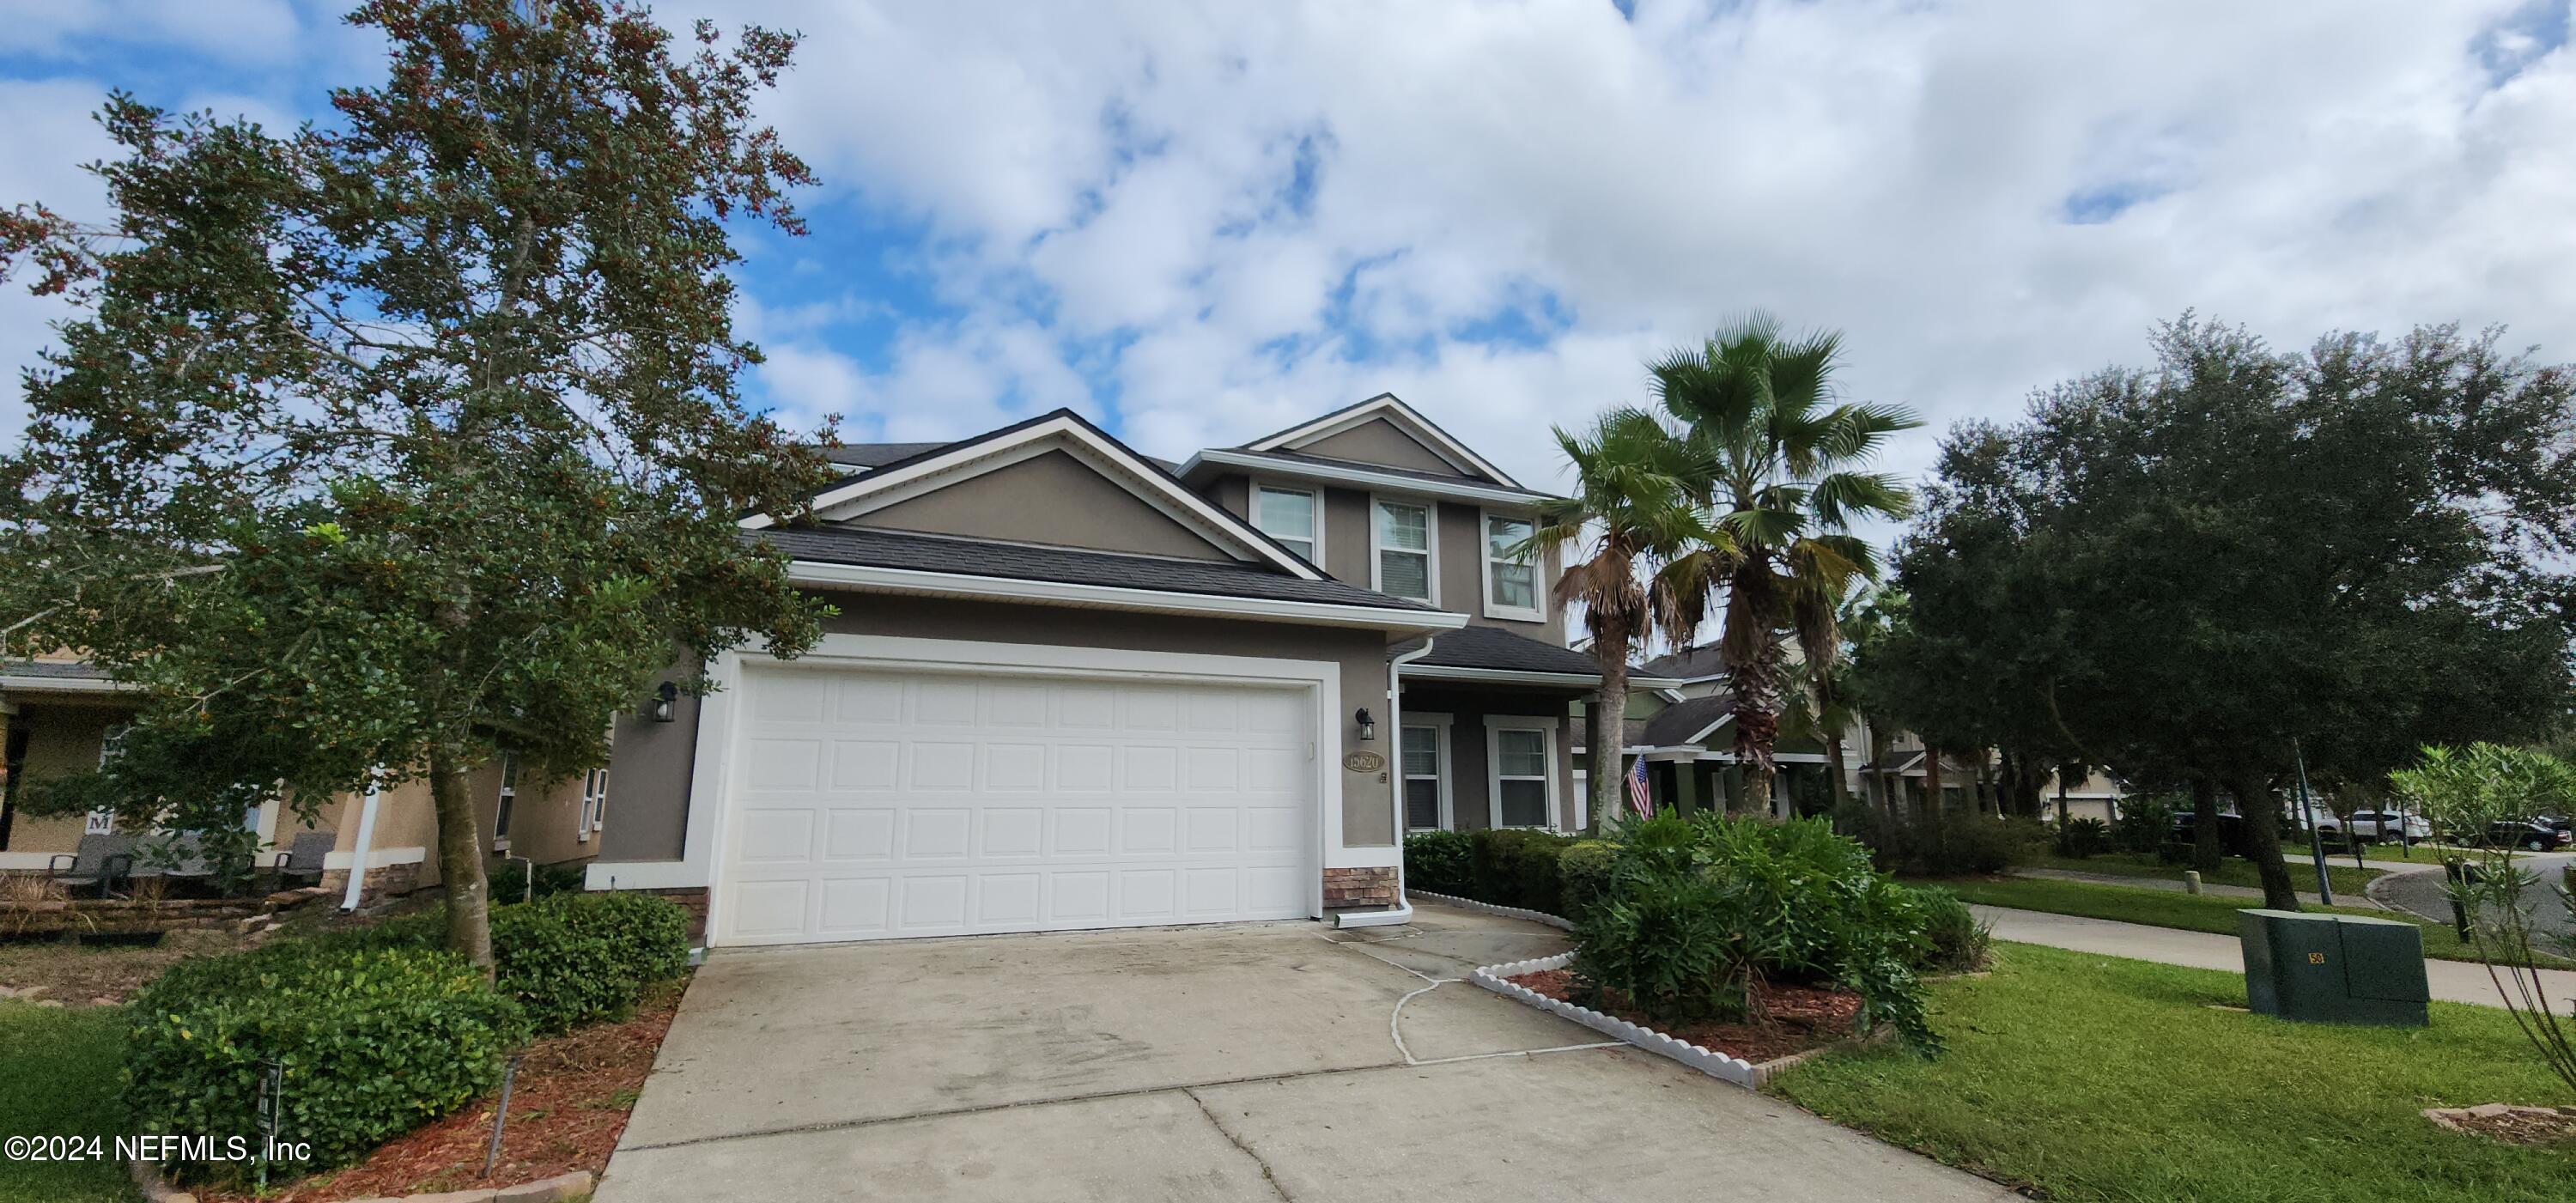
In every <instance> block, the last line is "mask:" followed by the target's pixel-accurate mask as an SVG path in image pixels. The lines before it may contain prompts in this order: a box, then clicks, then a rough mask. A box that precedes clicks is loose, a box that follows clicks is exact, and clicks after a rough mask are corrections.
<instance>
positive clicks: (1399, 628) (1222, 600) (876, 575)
mask: <svg viewBox="0 0 2576 1203" xmlns="http://www.w3.org/2000/svg"><path fill="white" fill-rule="evenodd" d="M787 579H788V580H789V581H792V582H794V583H796V584H799V585H813V586H818V587H822V588H830V589H857V590H864V591H869V592H878V593H904V594H912V595H915V596H920V597H967V598H977V599H981V600H994V601H1012V602H1026V603H1031V604H1035V605H1042V606H1076V607H1083V608H1089V609H1101V610H1132V611H1136V612H1139V613H1146V614H1192V615H1204V616H1213V617H1220V618H1243V619H1253V620H1257V621H1262V622H1278V623H1289V624H1293V625H1300V626H1323V627H1358V628H1361V629H1364V630H1376V631H1395V632H1409V633H1412V634H1424V633H1428V632H1433V631H1454V630H1456V629H1458V628H1459V627H1463V626H1465V625H1467V616H1466V615H1464V614H1453V613H1450V612H1448V611H1445V610H1414V609H1406V608H1401V607H1394V606H1356V605H1342V604H1339V603H1333V602H1304V601H1281V600H1277V599H1273V598H1262V597H1235V596H1230V595H1226V594H1215V593H1173V592H1169V591H1166V590H1160V589H1130V588H1126V587H1123V586H1117V585H1082V584H1073V583H1070V582H1066V581H1033V580H1023V579H1020V578H1016V577H999V576H977V575H971V574H967V573H957V572H927V571H923V570H921V569H917V568H877V567H871V566H868V565H861V564H825V563H820V562H817V561H813V560H797V561H794V562H792V563H790V564H789V565H788V568H787Z"/></svg>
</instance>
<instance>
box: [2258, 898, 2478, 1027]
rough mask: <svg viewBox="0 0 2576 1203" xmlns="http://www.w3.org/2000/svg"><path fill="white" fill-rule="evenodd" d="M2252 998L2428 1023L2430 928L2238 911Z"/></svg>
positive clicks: (2286, 1011) (2324, 1015) (2277, 1006)
mask: <svg viewBox="0 0 2576 1203" xmlns="http://www.w3.org/2000/svg"><path fill="white" fill-rule="evenodd" d="M2236 914H2237V917H2238V922H2239V924H2240V927H2239V931H2240V932H2241V934H2242V935H2243V937H2244V948H2245V997H2246V999H2247V1001H2248V1002H2250V1003H2251V1004H2252V1005H2253V1008H2254V1011H2255V1013H2257V1014H2261V1015H2277V1016H2280V1017H2281V1018H2283V1019H2297V1020H2304V1021H2306V1022H2309V1023H2365V1024H2383V1025H2387V1026H2391V1027H2423V1026H2424V1025H2425V1024H2426V1023H2428V1022H2430V1018H2429V1017H2428V1015H2427V1014H2426V1009H2425V1004H2426V1003H2427V1002H2429V1001H2430V1000H2431V999H2432V996H2433V992H2432V989H2431V987H2430V984H2429V983H2428V982H2427V981H2426V980H2425V976H2424V931H2423V929H2422V928H2419V927H2417V926H2415V925H2414V924H2412V923H2404V922H2400V921H2397V920H2394V919H2366V918H2363V917H2361V916H2358V915H2304V914H2300V913H2298V912H2296V911H2262V910H2254V911H2238V912H2236Z"/></svg>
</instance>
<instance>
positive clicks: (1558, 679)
mask: <svg viewBox="0 0 2576 1203" xmlns="http://www.w3.org/2000/svg"><path fill="white" fill-rule="evenodd" d="M1404 677H1405V679H1406V680H1430V681H1484V682H1488V683H1491V684H1495V685H1571V686H1582V687H1585V688H1589V687H1592V686H1597V685H1599V684H1601V674H1599V673H1542V672H1522V671H1519V670H1516V669H1508V668H1457V667H1452V666H1448V665H1440V664H1407V665H1405V666H1404Z"/></svg>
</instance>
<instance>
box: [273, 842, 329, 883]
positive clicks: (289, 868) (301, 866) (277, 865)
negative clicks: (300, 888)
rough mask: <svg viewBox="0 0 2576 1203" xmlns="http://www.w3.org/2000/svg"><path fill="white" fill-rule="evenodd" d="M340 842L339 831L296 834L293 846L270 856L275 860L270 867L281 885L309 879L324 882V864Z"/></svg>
mask: <svg viewBox="0 0 2576 1203" xmlns="http://www.w3.org/2000/svg"><path fill="white" fill-rule="evenodd" d="M339 842H340V833H339V832H337V831H299V832H296V833H295V842H294V843H293V844H291V845H289V846H287V847H285V848H282V849H279V850H278V851H276V852H274V853H271V854H270V855H271V856H272V857H274V859H273V860H272V861H271V862H270V863H269V866H268V867H269V868H270V869H273V870H275V871H276V873H277V879H278V883H279V884H280V885H283V884H285V883H287V882H290V881H303V880H305V879H307V878H310V879H312V880H313V881H315V882H319V881H321V880H322V862H323V860H324V859H325V858H327V857H329V856H330V855H331V849H332V848H333V847H334V846H336V845H337V844H339Z"/></svg>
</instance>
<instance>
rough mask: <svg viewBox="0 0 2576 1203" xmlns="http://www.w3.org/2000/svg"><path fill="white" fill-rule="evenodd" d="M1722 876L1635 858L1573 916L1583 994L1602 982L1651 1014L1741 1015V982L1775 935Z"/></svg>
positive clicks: (1589, 999) (1588, 998)
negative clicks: (1607, 889)
mask: <svg viewBox="0 0 2576 1203" xmlns="http://www.w3.org/2000/svg"><path fill="white" fill-rule="evenodd" d="M1747 901H1748V900H1747V898H1746V896H1745V894H1744V892H1743V891H1741V890H1739V889H1736V888H1734V883H1732V882H1730V881H1728V880H1727V879H1725V878H1722V877H1719V876H1716V875H1713V874H1709V873H1704V872H1700V871H1697V870H1685V871H1680V872H1674V871H1670V870H1665V869H1657V868H1649V867H1643V866H1640V867H1637V868H1636V869H1634V870H1633V871H1630V872H1627V873H1623V874H1621V875H1619V877H1618V878H1617V881H1616V883H1615V885H1614V887H1613V888H1612V890H1611V891H1610V893H1609V894H1608V895H1606V896H1605V897H1603V898H1602V900H1601V901H1600V903H1599V904H1598V905H1596V906H1594V907H1592V908H1590V909H1589V910H1587V911H1585V912H1584V914H1583V917H1582V918H1581V919H1579V920H1577V921H1576V926H1575V939H1576V941H1577V943H1576V951H1575V954H1574V963H1573V966H1572V968H1573V970H1574V974H1575V977H1576V979H1577V980H1578V981H1579V982H1581V983H1582V987H1581V993H1580V994H1579V995H1578V997H1577V1001H1580V1002H1584V1003H1586V1004H1590V1005H1600V1004H1601V1003H1602V1002H1603V1001H1604V1000H1603V999H1602V997H1601V995H1602V992H1603V991H1605V990H1613V991H1617V992H1618V993H1619V995H1620V996H1621V997H1622V998H1624V999H1625V1000H1626V1001H1627V1002H1628V1003H1629V1005H1631V1006H1634V1007H1635V1008H1636V1009H1637V1010H1639V1011H1643V1012H1645V1014H1646V1015H1647V1016H1648V1017H1650V1018H1653V1019H1657V1020H1662V1021H1666V1022H1687V1021H1690V1020H1695V1019H1725V1020H1734V1019H1741V1018H1743V1016H1744V1010H1745V991H1746V989H1747V988H1748V987H1749V985H1750V982H1751V978H1752V977H1753V975H1754V974H1755V973H1756V972H1758V966H1759V965H1760V964H1761V963H1762V961H1763V960H1764V959H1765V956H1764V954H1765V953H1767V952H1769V951H1770V948H1769V945H1770V944H1771V943H1773V942H1774V941H1776V940H1777V934H1776V933H1774V932H1771V931H1769V930H1767V929H1765V928H1764V927H1763V926H1762V924H1761V923H1760V922H1758V921H1757V920H1756V919H1755V917H1754V916H1753V914H1752V913H1751V911H1750V910H1749V909H1748V907H1747V906H1746V903H1747Z"/></svg>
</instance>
